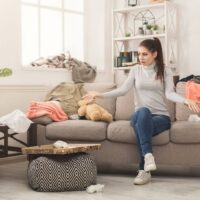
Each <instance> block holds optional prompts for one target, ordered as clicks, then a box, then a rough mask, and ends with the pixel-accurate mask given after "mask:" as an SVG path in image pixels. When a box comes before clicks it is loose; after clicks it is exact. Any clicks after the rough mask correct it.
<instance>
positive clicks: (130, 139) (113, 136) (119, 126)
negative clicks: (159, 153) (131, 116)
mask: <svg viewBox="0 0 200 200" xmlns="http://www.w3.org/2000/svg"><path fill="white" fill-rule="evenodd" d="M107 138H108V139H109V140H110V141H113V142H122V143H133V144H137V141H136V137H135V133H134V129H133V128H132V127H131V125H130V121H124V120H121V121H115V122H111V123H110V124H109V126H108V130H107ZM167 143H169V130H167V131H164V132H163V133H162V134H159V135H157V136H155V137H153V145H164V144H167Z"/></svg>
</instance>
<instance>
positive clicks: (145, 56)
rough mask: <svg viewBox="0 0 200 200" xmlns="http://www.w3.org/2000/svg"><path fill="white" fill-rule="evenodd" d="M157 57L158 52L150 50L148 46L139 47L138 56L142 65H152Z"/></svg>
mask: <svg viewBox="0 0 200 200" xmlns="http://www.w3.org/2000/svg"><path fill="white" fill-rule="evenodd" d="M156 57H157V52H154V53H152V52H150V51H149V50H148V49H147V48H145V47H143V46H139V47H138V58H139V62H140V64H141V65H145V66H147V65H151V64H153V63H154V62H155V58H156Z"/></svg>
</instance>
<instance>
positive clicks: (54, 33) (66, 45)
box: [21, 0, 84, 65]
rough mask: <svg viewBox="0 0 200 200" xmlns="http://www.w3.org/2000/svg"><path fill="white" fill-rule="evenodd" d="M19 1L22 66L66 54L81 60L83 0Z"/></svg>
mask: <svg viewBox="0 0 200 200" xmlns="http://www.w3.org/2000/svg"><path fill="white" fill-rule="evenodd" d="M21 1H22V64H23V65H27V64H29V63H30V62H31V61H33V60H35V59H37V58H39V57H48V56H53V55H57V54H59V53H61V52H67V51H70V53H71V56H72V57H75V58H78V59H80V60H83V59H84V57H83V48H84V46H83V45H84V44H83V33H84V27H83V21H84V5H83V1H84V0H21Z"/></svg>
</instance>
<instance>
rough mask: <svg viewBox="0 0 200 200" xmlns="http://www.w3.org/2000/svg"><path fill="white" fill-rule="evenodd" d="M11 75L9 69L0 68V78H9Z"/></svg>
mask: <svg viewBox="0 0 200 200" xmlns="http://www.w3.org/2000/svg"><path fill="white" fill-rule="evenodd" d="M11 75H12V69H10V68H7V67H5V68H0V77H5V76H11Z"/></svg>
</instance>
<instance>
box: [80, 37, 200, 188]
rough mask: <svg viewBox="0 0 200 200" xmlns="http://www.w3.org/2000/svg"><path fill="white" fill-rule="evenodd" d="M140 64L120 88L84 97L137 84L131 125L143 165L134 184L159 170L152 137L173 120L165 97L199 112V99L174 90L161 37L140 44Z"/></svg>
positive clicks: (118, 91) (115, 94)
mask: <svg viewBox="0 0 200 200" xmlns="http://www.w3.org/2000/svg"><path fill="white" fill-rule="evenodd" d="M138 59H139V64H138V65H136V66H134V68H132V69H131V71H130V73H129V75H128V78H127V79H126V81H125V82H124V83H123V84H122V86H120V87H119V88H117V89H115V90H113V91H110V92H106V93H102V94H101V93H98V92H89V93H88V94H87V95H86V96H84V97H83V98H88V99H89V100H90V101H91V102H93V101H95V98H96V97H118V96H122V95H124V94H126V93H127V92H128V91H129V90H130V89H131V88H132V87H134V93H135V95H134V97H135V113H133V115H132V117H131V119H130V124H131V126H132V127H133V128H134V131H135V134H136V138H137V144H138V147H139V153H140V165H139V171H138V175H137V176H136V178H135V179H134V184H137V185H142V184H146V183H148V182H149V181H150V180H151V174H150V171H153V170H156V164H155V160H154V156H153V154H152V143H151V141H152V137H153V136H156V135H158V134H159V133H161V132H163V131H165V130H167V129H169V128H170V125H171V121H170V117H169V113H168V111H167V106H166V103H165V98H167V99H169V100H171V101H173V102H178V103H184V104H186V105H187V106H188V107H189V108H190V110H192V111H194V112H200V107H199V106H198V105H197V102H194V101H191V100H189V99H185V98H184V97H182V96H180V95H178V94H176V93H175V92H174V84H173V76H172V72H171V70H170V68H165V66H164V62H163V52H162V47H161V43H160V40H159V39H158V38H154V39H146V40H144V41H142V42H141V43H140V45H139V47H138Z"/></svg>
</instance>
